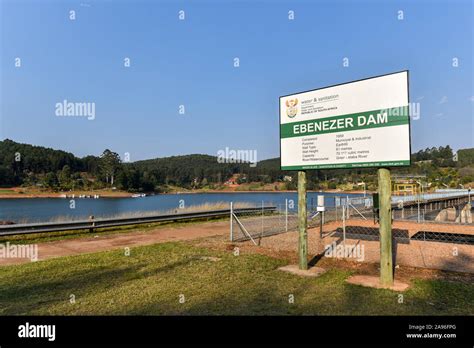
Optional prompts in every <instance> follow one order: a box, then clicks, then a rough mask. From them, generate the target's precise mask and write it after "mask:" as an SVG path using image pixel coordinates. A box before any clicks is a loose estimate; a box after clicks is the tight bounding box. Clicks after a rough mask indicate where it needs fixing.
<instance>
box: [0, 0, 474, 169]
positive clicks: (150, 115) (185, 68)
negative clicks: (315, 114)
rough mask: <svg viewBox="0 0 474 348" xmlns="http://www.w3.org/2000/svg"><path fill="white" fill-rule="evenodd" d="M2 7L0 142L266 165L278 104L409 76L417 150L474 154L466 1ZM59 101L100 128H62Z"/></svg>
mask: <svg viewBox="0 0 474 348" xmlns="http://www.w3.org/2000/svg"><path fill="white" fill-rule="evenodd" d="M0 2H1V56H0V58H1V77H0V81H1V85H0V88H1V90H0V96H1V120H0V121H1V122H0V127H1V128H0V138H1V139H5V138H10V139H13V140H15V141H18V142H25V143H31V144H34V145H42V146H48V147H53V148H59V149H63V150H66V151H70V152H73V153H74V154H76V155H78V156H84V155H88V154H94V155H99V154H100V153H101V152H102V151H103V150H104V149H105V148H110V149H112V150H113V151H116V152H118V153H119V154H121V155H123V154H124V153H125V152H128V153H130V155H131V160H132V161H135V160H139V159H146V158H155V157H163V156H170V155H181V154H190V153H207V154H211V155H216V154H217V152H218V151H219V150H221V149H225V148H226V147H229V148H230V149H237V150H238V149H243V150H245V149H251V150H257V151H258V159H259V160H261V159H265V158H271V157H276V156H279V130H278V128H279V114H278V97H279V96H280V95H286V94H290V93H293V92H298V91H303V90H308V89H314V88H319V87H324V86H327V85H333V84H337V83H342V82H346V81H351V80H356V79H361V78H365V77H369V76H374V75H381V74H385V73H390V72H394V71H399V70H404V69H409V70H410V101H411V102H419V103H420V108H421V109H420V118H419V119H417V120H413V121H412V123H411V124H412V133H411V135H412V150H413V151H417V150H419V149H421V148H425V147H431V146H440V145H446V144H449V145H451V146H452V147H453V148H454V149H459V148H466V147H473V146H474V128H473V117H474V88H473V78H474V76H473V2H472V1H468V0H466V1H460V0H449V1H420V0H409V1H379V0H378V1H349V0H347V1H274V0H272V1H197V0H193V1H131V0H129V1H86V0H83V1H58V0H55V1H50V0H43V1H40V0H37V1H25V0H14V1H13V0H0ZM71 10H74V11H75V16H76V18H75V20H71V19H70V11H71ZM180 10H184V11H185V20H180V19H179V18H178V16H179V11H180ZM289 11H294V20H290V19H289V18H288V17H289V14H288V12H289ZM399 11H403V20H400V19H399V17H400V13H399ZM127 57H128V58H130V63H131V66H130V67H128V68H127V67H125V66H124V59H125V58H127ZM345 57H347V58H348V59H349V66H348V67H344V66H343V58H345ZM16 58H20V59H21V66H20V67H16V66H15V64H16V63H17V62H18V61H17V60H16ZM234 58H239V60H240V66H239V67H238V68H236V67H234ZM453 59H454V60H453ZM456 59H457V63H458V66H457V67H455V66H453V63H454V62H455V60H456ZM454 65H456V64H455V63H454ZM64 99H66V100H68V101H71V102H89V103H95V119H94V120H88V119H87V118H85V117H82V118H81V117H57V116H56V114H55V111H56V106H55V105H56V103H58V102H62V101H63V100H64ZM179 105H184V107H185V114H184V115H182V114H179Z"/></svg>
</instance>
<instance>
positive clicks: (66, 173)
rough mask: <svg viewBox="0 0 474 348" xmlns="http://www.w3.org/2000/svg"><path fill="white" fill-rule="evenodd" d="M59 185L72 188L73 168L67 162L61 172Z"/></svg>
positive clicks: (63, 187)
mask: <svg viewBox="0 0 474 348" xmlns="http://www.w3.org/2000/svg"><path fill="white" fill-rule="evenodd" d="M58 179H59V185H60V186H61V188H62V189H70V188H71V168H70V167H69V166H68V165H67V164H66V165H65V166H64V167H63V169H62V170H61V171H60V172H59V178H58Z"/></svg>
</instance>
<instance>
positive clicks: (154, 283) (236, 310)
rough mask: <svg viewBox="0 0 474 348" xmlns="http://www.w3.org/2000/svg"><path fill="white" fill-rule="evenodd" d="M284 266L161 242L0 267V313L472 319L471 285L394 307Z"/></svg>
mask: <svg viewBox="0 0 474 348" xmlns="http://www.w3.org/2000/svg"><path fill="white" fill-rule="evenodd" d="M209 257H213V258H211V259H210V258H209ZM214 258H218V259H214ZM284 264H286V261H285V260H281V259H275V258H270V257H267V256H263V255H257V254H252V255H243V254H241V255H240V256H234V255H233V253H232V252H231V251H228V252H219V251H210V250H208V249H205V248H201V247H195V246H191V245H189V244H185V243H165V244H157V245H152V246H146V247H139V248H134V249H132V250H131V254H130V256H126V255H125V254H124V252H123V250H116V251H110V252H101V253H95V254H88V255H82V256H74V257H64V258H58V259H52V260H49V261H42V262H36V263H30V264H24V265H19V266H8V267H2V268H1V272H2V276H1V277H0V315H14V314H23V315H26V314H39V315H45V314H53V315H63V314H64V315H72V314H98V315H105V314H144V315H149V314H158V315H171V314H177V315H188V314H204V315H206V314H212V315H219V314H224V315H244V314H249V315H271V314H275V315H291V314H293V315H301V314H308V315H316V314H318V315H330V314H335V315H355V314H359V315H366V314H367V315H382V314H386V315H401V314H413V315H418V314H425V315H427V314H432V315H445V314H452V315H460V314H471V315H472V314H474V285H473V284H468V283H463V282H451V281H443V280H421V279H419V280H415V281H413V284H412V288H411V289H410V290H408V291H407V292H405V293H404V301H403V303H399V301H398V300H399V297H398V294H397V293H395V292H392V291H390V290H376V289H370V288H363V287H359V286H355V285H349V284H347V283H346V282H345V279H346V278H347V277H348V276H349V275H350V274H351V271H347V270H338V269H332V270H330V271H328V272H327V273H326V274H324V275H323V276H321V277H320V278H301V277H298V276H294V275H291V274H287V273H283V272H281V271H278V270H277V267H279V266H282V265H284ZM290 294H291V295H293V296H294V303H293V304H291V303H289V301H288V299H289V295H290ZM72 295H74V297H75V303H71V301H70V299H71V298H72ZM180 295H184V297H182V296H181V300H183V299H184V303H180ZM181 302H183V301H181Z"/></svg>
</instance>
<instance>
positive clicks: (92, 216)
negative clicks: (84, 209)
mask: <svg viewBox="0 0 474 348" xmlns="http://www.w3.org/2000/svg"><path fill="white" fill-rule="evenodd" d="M89 221H90V222H91V227H90V228H89V233H93V232H94V226H95V223H94V215H91V216H89Z"/></svg>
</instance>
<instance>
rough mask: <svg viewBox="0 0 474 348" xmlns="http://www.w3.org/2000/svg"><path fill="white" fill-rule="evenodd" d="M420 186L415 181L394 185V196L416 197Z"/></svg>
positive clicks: (404, 181)
mask: <svg viewBox="0 0 474 348" xmlns="http://www.w3.org/2000/svg"><path fill="white" fill-rule="evenodd" d="M419 186H420V185H419V184H418V183H416V182H415V181H414V180H403V181H399V182H395V183H393V189H392V194H394V195H396V196H406V195H416V194H417V193H419V190H420V187H419Z"/></svg>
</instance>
